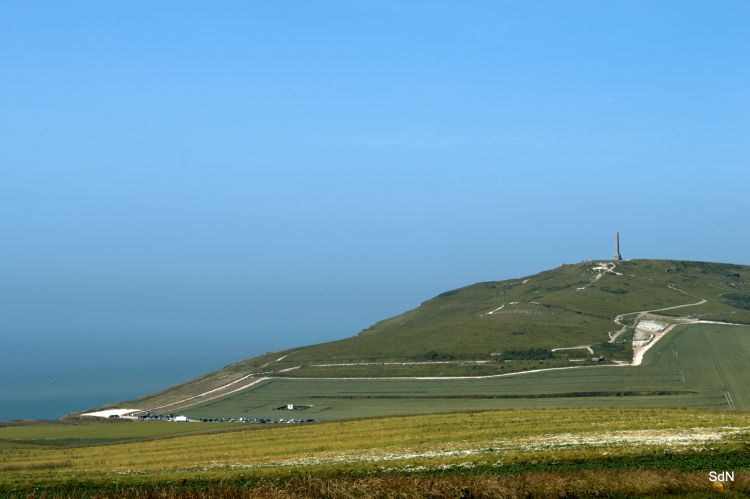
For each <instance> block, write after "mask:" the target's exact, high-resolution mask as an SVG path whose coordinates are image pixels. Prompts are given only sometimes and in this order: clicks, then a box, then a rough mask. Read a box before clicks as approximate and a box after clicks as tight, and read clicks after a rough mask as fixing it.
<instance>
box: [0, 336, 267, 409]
mask: <svg viewBox="0 0 750 499" xmlns="http://www.w3.org/2000/svg"><path fill="white" fill-rule="evenodd" d="M61 336H62V335H59V336H57V337H54V338H50V337H49V336H45V337H44V338H43V339H42V337H36V336H34V337H32V336H25V337H18V336H15V337H13V336H10V337H6V338H5V339H4V340H3V348H2V350H3V356H2V357H3V359H2V362H0V387H2V390H0V420H8V419H31V418H33V419H57V418H59V417H60V416H63V415H64V414H67V413H69V412H72V411H80V410H83V409H86V408H92V407H97V406H101V405H103V404H106V403H111V402H117V401H121V400H127V399H132V398H135V397H137V396H139V395H142V394H145V393H149V392H154V391H157V390H161V389H163V388H165V387H167V386H170V385H173V384H175V383H179V382H183V381H186V380H188V379H190V378H193V377H196V376H199V375H202V374H205V373H207V372H210V371H212V370H215V369H219V368H221V367H223V366H225V365H227V364H229V363H231V362H235V361H237V360H240V359H242V358H245V357H248V356H252V355H254V354H257V353H262V352H253V351H250V350H247V351H246V352H245V353H242V352H241V351H239V350H238V348H237V343H236V342H237V341H238V339H237V338H231V339H229V338H227V339H224V340H222V338H221V335H211V336H212V337H211V339H210V341H207V340H206V338H205V337H203V336H200V335H198V336H190V337H186V338H182V339H179V338H178V339H176V338H174V337H171V338H168V339H166V338H165V339H160V338H159V337H158V335H154V336H153V337H125V338H109V339H105V338H101V339H98V340H92V339H91V338H77V337H74V336H73V337H67V338H65V337H61ZM217 336H218V337H219V338H217ZM233 343H234V344H233Z"/></svg>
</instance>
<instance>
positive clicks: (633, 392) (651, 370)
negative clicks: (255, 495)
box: [183, 325, 750, 420]
mask: <svg viewBox="0 0 750 499" xmlns="http://www.w3.org/2000/svg"><path fill="white" fill-rule="evenodd" d="M748 354H750V327H745V326H724V325H688V326H679V327H677V328H675V329H674V330H673V331H672V332H670V333H669V334H668V335H667V336H666V337H665V339H662V340H661V341H660V342H659V343H658V344H656V345H655V346H654V347H652V349H651V350H650V351H649V352H648V354H647V355H646V358H645V359H644V362H643V364H642V365H641V366H637V367H633V366H609V365H608V366H591V367H576V368H571V369H559V370H549V371H543V372H536V373H524V374H517V375H512V376H506V377H495V378H479V379H288V378H272V379H269V380H267V381H265V382H263V383H260V384H258V385H256V386H255V387H252V388H250V389H248V390H245V391H241V392H238V393H236V394H233V395H231V396H228V397H224V398H222V399H218V400H215V401H211V402H208V403H206V404H202V405H199V406H194V407H192V408H189V409H186V410H184V411H183V412H185V413H186V414H187V415H189V416H191V417H221V416H226V417H263V418H274V419H279V418H284V419H288V418H297V419H307V418H311V419H316V420H332V419H342V418H357V417H373V416H382V415H396V414H417V413H431V412H447V411H465V410H487V409H503V408H544V407H547V408H551V407H705V408H715V409H727V410H729V409H731V407H730V405H729V401H728V399H727V395H725V394H727V393H728V394H729V397H731V400H732V402H733V404H734V407H735V408H736V409H740V410H748V409H750V386H749V385H748V383H747V382H746V380H747V379H748V377H750V365H749V364H748V362H747V359H748V358H750V357H749V356H748ZM287 404H296V405H305V406H311V407H310V408H309V409H306V410H304V411H299V412H298V411H286V410H278V408H279V407H285V406H286V405H287Z"/></svg>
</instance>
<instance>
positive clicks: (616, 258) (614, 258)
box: [612, 232, 622, 262]
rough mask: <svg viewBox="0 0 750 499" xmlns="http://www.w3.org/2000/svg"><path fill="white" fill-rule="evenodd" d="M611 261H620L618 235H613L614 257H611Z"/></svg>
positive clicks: (617, 233)
mask: <svg viewBox="0 0 750 499" xmlns="http://www.w3.org/2000/svg"><path fill="white" fill-rule="evenodd" d="M612 260H616V261H618V262H619V261H620V260H622V255H621V254H620V233H619V232H616V233H615V255H614V256H613V257H612Z"/></svg>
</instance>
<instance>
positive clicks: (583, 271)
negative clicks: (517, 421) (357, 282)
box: [132, 260, 750, 411]
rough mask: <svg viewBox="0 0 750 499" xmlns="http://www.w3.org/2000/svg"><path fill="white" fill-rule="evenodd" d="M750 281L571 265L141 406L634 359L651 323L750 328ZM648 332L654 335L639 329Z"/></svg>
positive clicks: (721, 272)
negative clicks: (280, 387)
mask: <svg viewBox="0 0 750 499" xmlns="http://www.w3.org/2000/svg"><path fill="white" fill-rule="evenodd" d="M748 277H750V267H746V266H740V265H733V264H719V263H705V262H684V261H665V260H631V261H622V262H609V261H604V262H602V261H586V262H581V263H578V264H573V265H563V266H561V267H559V268H556V269H553V270H550V271H546V272H542V273H540V274H537V275H533V276H528V277H523V278H518V279H511V280H506V281H497V282H483V283H478V284H473V285H470V286H467V287H464V288H460V289H456V290H452V291H448V292H445V293H443V294H441V295H438V296H436V297H435V298H432V299H430V300H428V301H426V302H424V303H422V304H421V305H420V306H419V307H417V308H415V309H413V310H410V311H407V312H405V313H403V314H400V315H397V316H395V317H392V318H389V319H386V320H383V321H380V322H378V323H376V324H374V325H373V326H371V327H369V328H367V329H365V330H364V331H362V332H360V333H359V334H358V335H356V336H353V337H351V338H347V339H343V340H339V341H333V342H328V343H321V344H317V345H312V346H307V347H301V348H298V349H291V350H287V351H283V352H274V353H269V354H265V355H262V356H259V357H255V358H252V359H248V360H245V361H241V362H238V363H235V364H231V365H229V366H227V367H226V368H224V369H222V370H220V371H217V372H214V373H210V374H208V375H206V376H204V377H201V378H198V379H196V380H192V381H189V382H187V383H185V384H182V385H178V386H175V387H172V388H170V389H168V390H166V391H165V392H162V393H160V394H156V395H152V396H148V397H144V398H142V399H139V400H137V401H132V404H135V405H134V406H135V407H149V408H152V409H157V410H159V409H163V410H164V411H168V410H170V409H173V408H180V407H185V406H188V405H195V404H198V403H205V402H207V401H210V400H214V399H218V398H222V397H225V396H227V395H230V394H232V393H235V392H238V391H241V390H244V389H246V388H247V387H249V386H251V385H253V384H256V383H258V382H260V380H261V379H262V378H263V377H269V376H272V377H297V378H300V377H314V378H330V377H333V378H344V377H357V378H359V377H389V376H466V375H473V376H481V375H497V374H504V373H510V372H517V371H524V370H532V369H533V370H535V369H544V368H552V367H569V366H572V365H575V366H579V365H580V366H584V365H591V364H597V365H601V364H607V363H609V364H616V363H620V364H625V363H630V362H631V360H632V359H633V345H636V346H637V348H636V349H639V348H640V349H643V343H644V342H643V341H641V340H643V335H646V337H647V340H648V338H649V337H650V338H652V339H653V337H654V334H652V333H651V332H649V331H650V330H648V328H645V326H646V325H649V326H650V325H653V324H661V325H662V328H664V327H668V326H669V325H670V324H675V323H695V322H698V321H707V322H731V323H737V324H750V279H749V278H748ZM647 321H649V324H647ZM639 324H642V325H643V327H644V328H645V329H644V330H638V332H637V333H636V331H637V329H638V328H637V326H639ZM667 330H668V329H667ZM634 333H636V336H637V337H636V340H637V341H635V342H634V341H633V340H634ZM639 334H640V335H641V336H638V335H639ZM639 341H640V343H639ZM646 343H648V341H646Z"/></svg>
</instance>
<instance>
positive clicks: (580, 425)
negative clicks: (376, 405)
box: [0, 409, 750, 497]
mask: <svg viewBox="0 0 750 499" xmlns="http://www.w3.org/2000/svg"><path fill="white" fill-rule="evenodd" d="M125 424H132V425H139V424H141V425H143V424H148V423H135V422H134V423H123V425H125ZM116 426H120V425H116ZM749 451H750V414H748V413H744V412H713V411H703V410H687V409H686V410H664V409H662V410H658V409H619V410H610V409H587V410H585V411H580V410H572V409H548V410H533V411H528V410H507V411H496V412H477V413H460V414H439V415H429V416H409V417H394V418H382V419H367V420H356V421H342V422H335V423H326V424H314V425H306V426H275V427H267V428H263V429H259V430H255V431H252V430H251V431H228V432H223V433H217V434H211V435H190V436H178V437H171V438H165V439H159V440H151V441H142V442H130V443H118V444H109V445H89V446H75V447H73V446H59V445H58V446H51V445H34V444H28V443H22V442H13V441H9V440H6V441H4V442H0V463H2V464H0V496H3V497H5V496H11V497H13V496H17V497H27V496H28V495H31V496H32V497H42V496H44V497H55V496H56V495H57V496H76V497H86V496H91V497H98V496H101V497H104V496H118V497H122V496H135V497H138V496H140V497H152V496H159V497H191V496H192V497H206V496H208V495H210V496H217V495H218V496H227V497H308V496H330V497H354V496H362V495H368V496H378V495H379V496H383V497H396V496H399V495H401V496H402V497H419V496H438V497H442V496H452V497H462V496H463V497H472V496H475V497H483V496H486V497H490V496H495V497H497V496H498V495H499V496H504V497H513V496H516V497H521V496H527V495H528V494H536V495H541V496H550V495H554V496H556V495H558V494H568V495H576V496H581V495H617V494H620V495H633V494H665V493H684V494H688V493H698V494H703V495H702V496H700V497H705V494H706V493H709V492H710V491H711V490H712V484H711V482H710V481H709V479H708V472H709V471H712V470H713V471H722V470H729V471H735V472H736V481H735V482H734V483H730V484H727V490H730V491H732V490H733V491H735V492H736V493H738V494H746V493H750V482H749V481H748V480H750V475H749V474H748V471H750V452H749ZM462 494H463V495H462Z"/></svg>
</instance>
